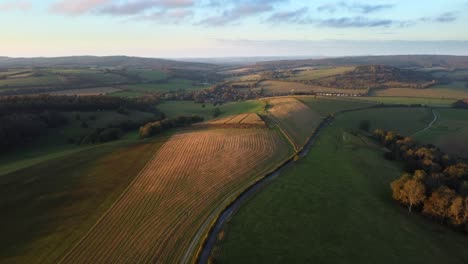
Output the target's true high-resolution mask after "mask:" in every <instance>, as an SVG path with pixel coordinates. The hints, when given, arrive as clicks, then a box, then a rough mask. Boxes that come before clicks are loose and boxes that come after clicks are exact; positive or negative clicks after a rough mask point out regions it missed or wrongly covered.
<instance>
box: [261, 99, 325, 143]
mask: <svg viewBox="0 0 468 264" xmlns="http://www.w3.org/2000/svg"><path fill="white" fill-rule="evenodd" d="M266 102H267V104H268V108H267V109H268V112H269V113H270V115H271V117H272V119H273V120H274V121H275V122H276V123H277V124H278V125H279V126H280V127H281V128H282V130H283V131H284V132H285V134H286V135H287V136H288V138H289V140H290V141H291V143H292V145H293V146H294V147H295V148H296V150H298V149H300V148H301V147H302V146H303V145H304V144H305V143H306V142H307V139H308V138H309V137H310V136H311V135H312V134H313V133H314V130H315V129H316V128H317V126H318V125H319V124H320V122H321V121H322V116H320V115H319V114H318V113H316V112H314V111H312V110H311V109H310V108H309V107H307V105H305V104H304V103H302V102H301V101H299V100H297V99H295V98H292V97H283V98H272V99H266Z"/></svg>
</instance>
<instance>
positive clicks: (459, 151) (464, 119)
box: [414, 109, 468, 158]
mask: <svg viewBox="0 0 468 264" xmlns="http://www.w3.org/2000/svg"><path fill="white" fill-rule="evenodd" d="M434 111H435V113H436V114H437V116H438V120H437V121H436V122H435V123H434V125H433V126H432V127H431V128H429V129H428V130H426V131H424V132H421V133H417V134H416V135H414V137H415V138H416V139H417V140H419V141H421V142H423V143H431V144H434V145H436V146H437V147H439V148H441V150H442V151H444V152H446V153H449V154H452V155H456V156H461V157H464V158H468V136H467V135H468V110H465V109H435V110H434Z"/></svg>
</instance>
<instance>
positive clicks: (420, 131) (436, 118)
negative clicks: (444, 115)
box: [411, 109, 439, 137]
mask: <svg viewBox="0 0 468 264" xmlns="http://www.w3.org/2000/svg"><path fill="white" fill-rule="evenodd" d="M431 111H432V114H433V115H434V119H433V120H432V121H431V123H429V125H427V127H425V128H423V129H421V130H419V131H417V132H416V133H414V134H412V135H411V137H414V136H416V135H417V134H419V133H422V132H424V131H426V130H428V129H430V128H431V127H432V126H433V125H434V124H435V122H437V120H439V116H438V115H437V112H436V111H434V109H431Z"/></svg>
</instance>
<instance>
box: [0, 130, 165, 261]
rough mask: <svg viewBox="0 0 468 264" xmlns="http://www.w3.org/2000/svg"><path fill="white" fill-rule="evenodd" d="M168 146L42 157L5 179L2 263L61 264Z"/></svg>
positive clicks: (110, 147) (121, 144) (0, 200)
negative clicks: (67, 253)
mask: <svg viewBox="0 0 468 264" xmlns="http://www.w3.org/2000/svg"><path fill="white" fill-rule="evenodd" d="M164 142H165V138H157V139H153V140H150V141H140V142H136V141H135V140H133V141H131V140H130V141H118V142H112V143H107V144H104V145H99V146H93V147H87V148H84V149H79V150H78V151H73V152H72V151H66V152H61V153H56V154H51V155H53V157H44V155H42V156H37V158H41V159H42V160H41V161H38V162H35V163H34V164H30V166H24V167H22V168H17V169H16V170H10V171H11V172H10V173H6V174H2V175H1V176H0V214H1V215H2V217H1V218H0V231H1V233H2V240H1V241H0V262H2V263H56V262H57V261H58V260H59V259H60V257H61V256H63V254H64V253H65V252H66V251H67V250H68V249H69V248H70V247H72V246H73V245H74V244H75V243H76V242H77V241H78V240H79V239H80V238H81V237H83V236H84V235H85V234H86V232H87V231H88V230H89V229H90V228H91V227H92V226H93V225H94V223H95V222H96V221H97V220H98V219H99V217H100V216H101V215H102V214H103V213H104V212H105V211H106V210H107V209H108V208H109V207H110V206H111V205H112V204H113V203H114V201H115V200H116V199H117V198H118V197H119V195H120V194H121V193H122V192H123V191H124V190H125V188H126V187H127V186H128V185H129V183H130V182H131V181H132V180H133V179H134V178H135V176H136V175H138V173H139V172H140V171H141V169H142V168H143V167H144V165H145V164H146V163H147V162H148V161H149V160H150V159H151V158H152V157H153V155H154V153H155V152H156V151H157V149H158V148H159V147H160V146H161V145H162V144H163V143H164ZM47 154H50V153H48V152H47ZM57 154H58V155H57ZM2 164H4V163H3V161H2Z"/></svg>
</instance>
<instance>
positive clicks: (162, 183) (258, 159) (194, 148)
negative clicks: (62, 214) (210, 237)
mask: <svg viewBox="0 0 468 264" xmlns="http://www.w3.org/2000/svg"><path fill="white" fill-rule="evenodd" d="M246 118H248V116H247V117H246ZM289 155H291V153H290V151H289V148H288V145H287V144H286V142H284V141H283V139H282V138H281V136H280V135H279V134H278V133H277V132H276V131H275V130H272V129H207V130H200V131H190V132H186V133H180V134H177V135H175V136H173V137H172V138H170V139H169V140H168V141H167V142H166V143H165V144H164V145H163V146H162V147H161V148H160V149H159V151H158V152H157V153H156V154H155V156H154V158H153V159H152V160H151V161H150V162H149V163H148V164H147V165H146V167H145V168H144V169H143V170H142V172H141V173H140V174H139V175H138V176H137V177H136V179H135V180H134V181H133V182H132V183H131V184H130V186H129V187H128V189H127V190H126V191H125V192H124V193H123V194H122V196H121V197H120V198H119V199H118V200H117V202H116V203H115V204H114V205H113V207H112V208H111V209H110V210H109V211H108V212H107V213H106V214H105V215H104V216H103V217H102V218H101V220H100V221H99V222H98V223H97V224H96V225H95V226H94V227H93V228H92V229H91V230H90V232H89V233H88V234H87V235H86V236H85V237H84V238H83V239H82V240H81V241H80V242H79V243H78V244H76V246H75V247H74V248H73V249H72V250H71V251H70V252H69V253H68V254H67V255H66V256H65V257H64V258H63V259H62V263H129V262H132V263H150V262H157V263H180V262H183V261H187V260H190V259H192V260H193V257H194V256H193V253H194V252H193V251H194V249H197V248H198V247H199V246H200V243H201V241H202V239H201V237H197V234H203V233H206V232H207V231H208V230H203V231H204V232H198V231H199V230H200V228H202V226H203V228H205V229H207V228H208V226H209V225H206V223H207V222H210V221H213V220H214V217H215V216H216V214H217V213H219V210H220V209H221V208H222V207H223V206H226V205H227V203H228V202H229V201H230V200H232V199H233V198H234V197H235V196H236V194H238V193H239V192H240V191H241V190H242V189H244V188H246V187H247V186H249V185H250V184H252V183H253V182H254V181H256V180H258V178H259V177H261V176H263V175H265V174H266V173H267V172H268V171H270V170H272V169H273V168H274V167H275V166H277V164H279V163H280V162H281V161H283V160H285V159H286V158H287V157H288V156H289ZM192 242H193V243H192Z"/></svg>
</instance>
